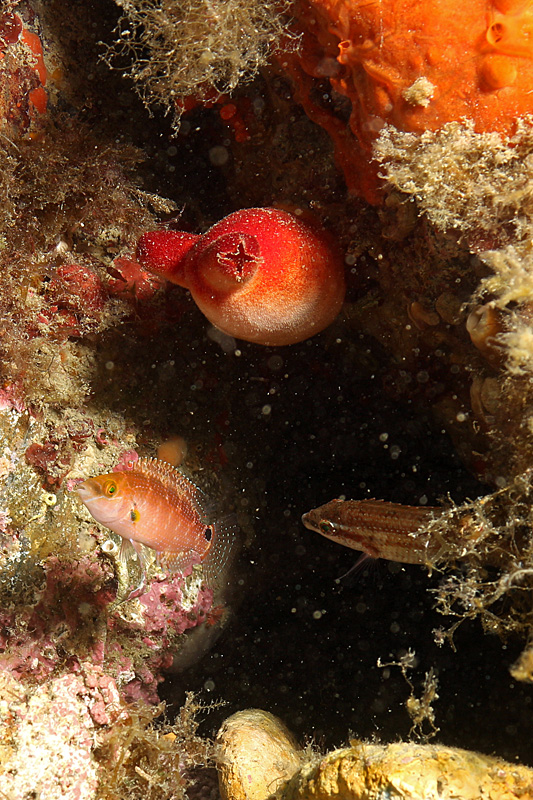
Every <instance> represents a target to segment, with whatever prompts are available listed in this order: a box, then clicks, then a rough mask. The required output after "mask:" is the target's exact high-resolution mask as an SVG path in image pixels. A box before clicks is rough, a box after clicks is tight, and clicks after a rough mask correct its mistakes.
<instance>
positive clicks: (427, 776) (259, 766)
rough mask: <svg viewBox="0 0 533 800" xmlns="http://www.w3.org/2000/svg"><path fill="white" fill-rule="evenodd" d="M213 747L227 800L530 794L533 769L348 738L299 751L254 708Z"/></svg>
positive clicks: (436, 799) (472, 799)
mask: <svg viewBox="0 0 533 800" xmlns="http://www.w3.org/2000/svg"><path fill="white" fill-rule="evenodd" d="M217 746H218V770H219V781H220V791H221V794H222V797H223V798H224V800H267V799H269V800H273V798H276V800H392V798H394V800H452V799H453V800H480V798H487V800H489V799H490V800H517V799H518V798H520V800H530V798H533V769H529V768H528V767H523V766H521V765H519V764H510V763H509V762H507V761H503V760H502V759H499V758H494V757H491V756H485V755H481V754H480V753H472V752H470V751H468V750H459V749H457V748H453V747H443V746H440V745H418V744H407V743H404V742H399V743H396V744H391V745H377V744H366V743H364V742H359V741H353V742H352V743H351V747H347V748H344V749H342V750H335V751H334V752H332V753H329V754H328V755H326V756H324V757H322V758H320V757H317V756H316V755H315V756H313V755H311V756H310V755H309V753H306V754H303V753H302V752H301V751H299V750H298V747H297V745H296V743H295V742H294V740H293V738H292V736H291V734H290V733H289V732H288V731H287V729H286V728H285V726H284V725H283V723H281V722H280V721H279V720H278V719H276V717H273V716H272V715H271V714H267V713H266V712H264V711H259V710H257V709H251V710H249V711H240V712H239V713H237V714H234V715H233V716H232V717H230V718H229V719H228V720H226V722H225V723H224V724H223V726H222V727H221V729H220V731H219V733H218V737H217ZM304 762H306V763H304Z"/></svg>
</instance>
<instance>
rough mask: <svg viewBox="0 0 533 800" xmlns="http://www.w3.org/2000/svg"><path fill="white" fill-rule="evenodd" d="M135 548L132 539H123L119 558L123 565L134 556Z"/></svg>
mask: <svg viewBox="0 0 533 800" xmlns="http://www.w3.org/2000/svg"><path fill="white" fill-rule="evenodd" d="M134 552H135V548H134V546H133V542H132V541H131V539H122V542H121V543H120V550H119V551H118V558H119V561H121V562H122V564H126V563H127V562H128V561H129V560H130V558H131V557H132V556H133V554H134Z"/></svg>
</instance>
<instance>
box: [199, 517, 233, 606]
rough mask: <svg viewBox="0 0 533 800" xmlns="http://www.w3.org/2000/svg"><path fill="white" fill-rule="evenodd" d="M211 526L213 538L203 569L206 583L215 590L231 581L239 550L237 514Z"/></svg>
mask: <svg viewBox="0 0 533 800" xmlns="http://www.w3.org/2000/svg"><path fill="white" fill-rule="evenodd" d="M211 527H212V528H213V538H212V541H211V547H210V548H209V550H208V551H207V553H206V555H205V557H204V559H203V561H202V569H203V573H204V577H205V582H206V584H207V585H208V586H209V588H210V589H213V591H215V589H220V590H222V589H223V588H224V587H225V586H226V584H227V583H228V582H229V578H230V573H231V566H232V564H233V562H234V560H235V558H236V557H237V554H238V552H239V536H238V528H237V521H236V518H235V515H230V516H228V517H224V518H223V519H221V520H218V521H217V522H216V523H215V524H214V525H212V526H211Z"/></svg>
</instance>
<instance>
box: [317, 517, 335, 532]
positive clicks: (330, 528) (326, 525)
mask: <svg viewBox="0 0 533 800" xmlns="http://www.w3.org/2000/svg"><path fill="white" fill-rule="evenodd" d="M318 527H319V528H320V533H325V534H331V533H334V531H335V525H334V524H333V523H332V522H327V520H325V519H323V520H322V521H321V522H319V523H318Z"/></svg>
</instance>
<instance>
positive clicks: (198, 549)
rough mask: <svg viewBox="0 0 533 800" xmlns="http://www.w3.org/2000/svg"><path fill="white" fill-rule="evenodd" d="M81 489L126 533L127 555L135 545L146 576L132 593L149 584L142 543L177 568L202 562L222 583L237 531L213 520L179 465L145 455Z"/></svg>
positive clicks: (99, 516)
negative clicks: (124, 469)
mask: <svg viewBox="0 0 533 800" xmlns="http://www.w3.org/2000/svg"><path fill="white" fill-rule="evenodd" d="M76 491H77V493H78V495H79V497H80V499H81V501H82V503H84V504H85V505H86V506H87V508H88V509H89V511H90V512H91V514H92V516H93V517H94V519H95V520H96V521H97V522H101V523H102V525H105V526H106V527H108V528H110V529H111V530H112V531H114V533H118V534H119V536H121V537H122V540H123V541H122V547H121V554H122V556H123V557H126V556H127V551H128V550H129V549H130V546H131V547H133V549H134V550H135V552H136V553H137V557H138V559H139V563H140V566H141V570H142V579H141V583H140V585H139V587H138V588H137V589H136V590H135V591H134V592H132V593H131V594H130V597H132V596H136V595H138V594H140V593H141V591H142V590H143V588H144V585H145V579H146V558H145V556H144V552H143V545H144V546H145V547H150V548H151V549H152V550H155V552H156V554H157V560H158V561H164V563H165V565H166V566H168V567H169V568H170V569H173V570H176V571H178V572H183V571H184V570H186V569H188V568H189V567H191V566H192V565H193V564H200V563H201V564H202V567H203V571H204V576H205V579H206V582H207V583H208V585H209V586H211V587H212V588H214V585H216V584H218V583H219V581H220V579H221V576H222V573H223V570H224V567H225V566H226V565H227V562H228V558H229V556H230V554H231V551H232V549H233V545H234V542H235V536H234V534H233V530H232V529H231V526H229V525H227V524H224V523H217V522H210V521H209V520H208V518H207V514H206V507H205V499H204V496H203V494H202V492H201V490H200V489H199V488H198V487H197V486H195V485H194V483H192V482H191V481H190V480H188V478H186V477H185V475H183V474H182V473H181V472H180V471H179V470H178V469H176V468H175V467H173V466H171V465H170V464H167V463H166V462H165V461H159V460H158V459H156V458H140V459H139V460H138V461H136V462H135V463H134V464H133V466H132V469H131V470H130V471H128V472H112V473H108V474H106V475H98V476H97V477H95V478H88V479H87V480H85V481H83V483H80V484H79V486H77V487H76Z"/></svg>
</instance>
